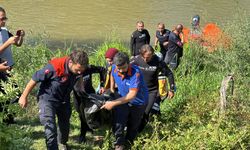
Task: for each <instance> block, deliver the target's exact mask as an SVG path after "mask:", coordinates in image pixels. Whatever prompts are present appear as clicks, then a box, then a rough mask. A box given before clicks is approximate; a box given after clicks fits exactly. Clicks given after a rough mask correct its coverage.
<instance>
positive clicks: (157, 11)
mask: <svg viewBox="0 0 250 150" xmlns="http://www.w3.org/2000/svg"><path fill="white" fill-rule="evenodd" d="M0 6H2V7H4V8H5V9H6V11H7V16H8V18H9V21H8V26H9V28H11V29H17V28H22V29H24V30H26V31H28V33H29V34H30V32H31V31H32V34H34V33H44V32H45V33H46V34H49V35H50V39H49V40H51V41H62V42H63V41H65V40H66V39H67V40H73V41H98V40H105V37H106V36H109V35H110V34H111V32H112V31H114V32H116V33H117V36H118V37H119V38H120V39H121V40H123V41H129V39H130V34H131V33H132V31H133V30H135V22H136V21H137V20H143V21H144V22H145V27H146V28H147V29H148V30H149V31H150V34H151V36H152V37H153V36H154V34H155V29H156V24H157V23H158V22H164V23H165V24H166V27H167V28H170V29H171V28H172V27H173V26H174V25H176V24H178V23H183V24H184V25H185V26H188V27H189V26H190V21H191V17H192V16H193V15H195V14H199V15H200V16H201V25H202V24H204V23H205V22H216V23H218V24H222V23H224V22H226V21H227V20H230V19H231V18H232V15H234V13H235V11H236V9H237V8H238V7H241V9H245V10H246V11H247V12H249V13H250V0H238V2H236V1H235V0H220V1H219V0H189V1H186V0H123V1H117V0H92V1H89V0H18V1H17V0H1V3H0ZM152 41H153V40H152Z"/></svg>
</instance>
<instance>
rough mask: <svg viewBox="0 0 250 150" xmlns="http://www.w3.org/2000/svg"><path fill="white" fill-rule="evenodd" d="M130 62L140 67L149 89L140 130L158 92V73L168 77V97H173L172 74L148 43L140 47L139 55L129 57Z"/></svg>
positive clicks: (146, 120)
mask: <svg viewBox="0 0 250 150" xmlns="http://www.w3.org/2000/svg"><path fill="white" fill-rule="evenodd" d="M131 64H135V65H137V66H138V67H139V68H140V70H141V72H142V75H143V77H144V82H145V83H146V85H147V87H148V91H149V98H148V105H147V107H146V110H145V112H144V116H143V119H142V122H141V125H140V128H139V131H142V130H143V128H144V127H145V125H146V124H147V122H148V119H149V114H150V111H151V108H152V106H153V104H154V102H155V101H156V98H157V95H158V92H159V91H158V88H159V84H158V78H159V75H160V74H162V75H163V76H164V77H168V80H169V84H170V90H169V92H168V98H173V97H174V87H175V83H174V75H173V73H172V71H171V70H170V69H169V68H168V67H167V65H166V64H165V63H164V62H163V61H160V60H159V58H158V56H157V55H155V54H154V49H153V47H152V46H151V45H148V44H145V45H143V46H142V47H141V49H140V55H137V56H135V57H134V58H133V59H131Z"/></svg>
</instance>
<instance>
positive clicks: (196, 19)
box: [192, 15, 200, 26]
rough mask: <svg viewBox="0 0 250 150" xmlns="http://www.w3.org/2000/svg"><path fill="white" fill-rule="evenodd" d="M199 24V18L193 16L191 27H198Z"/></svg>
mask: <svg viewBox="0 0 250 150" xmlns="http://www.w3.org/2000/svg"><path fill="white" fill-rule="evenodd" d="M199 24H200V16H199V15H195V16H194V17H193V18H192V26H198V25H199Z"/></svg>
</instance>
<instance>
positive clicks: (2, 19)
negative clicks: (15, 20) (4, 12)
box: [0, 17, 8, 21]
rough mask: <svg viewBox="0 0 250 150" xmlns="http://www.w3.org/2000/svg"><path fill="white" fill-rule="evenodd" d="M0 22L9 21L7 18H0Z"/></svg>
mask: <svg viewBox="0 0 250 150" xmlns="http://www.w3.org/2000/svg"><path fill="white" fill-rule="evenodd" d="M0 20H1V21H6V20H8V18H7V17H3V18H0Z"/></svg>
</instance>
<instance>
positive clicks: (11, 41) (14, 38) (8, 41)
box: [7, 36, 19, 45]
mask: <svg viewBox="0 0 250 150" xmlns="http://www.w3.org/2000/svg"><path fill="white" fill-rule="evenodd" d="M18 40H19V37H18V36H12V37H10V38H9V39H8V40H7V43H8V44H9V45H11V44H15V43H16V42H17V41H18Z"/></svg>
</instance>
